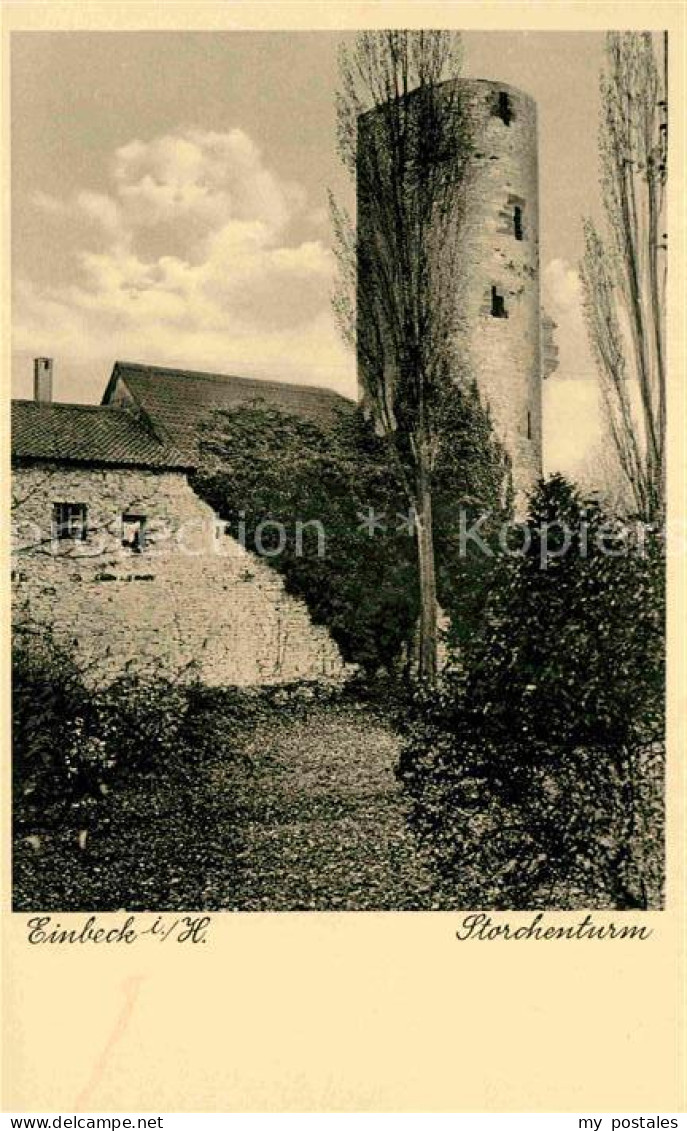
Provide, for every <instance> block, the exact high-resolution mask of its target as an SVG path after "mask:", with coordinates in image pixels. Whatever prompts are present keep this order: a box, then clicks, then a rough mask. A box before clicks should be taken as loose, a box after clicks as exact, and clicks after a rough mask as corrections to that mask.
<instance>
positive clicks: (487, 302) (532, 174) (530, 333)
mask: <svg viewBox="0 0 687 1131" xmlns="http://www.w3.org/2000/svg"><path fill="white" fill-rule="evenodd" d="M460 81H462V82H463V83H464V84H465V85H466V87H467V89H468V91H469V94H470V97H471V104H472V107H473V115H474V127H475V155H474V161H473V167H472V172H471V176H470V181H469V185H468V188H467V194H468V199H467V208H466V212H465V218H464V220H463V223H462V225H461V232H460V240H461V245H462V246H461V257H460V258H461V265H462V272H461V274H462V280H461V284H460V293H459V296H458V300H459V302H460V308H461V309H460V313H461V323H462V327H463V328H462V329H461V330H460V331H459V332H458V333H459V345H460V346H461V347H463V348H464V350H465V354H466V361H467V369H468V372H472V373H473V374H474V376H475V377H476V379H477V382H478V385H479V388H480V391H481V393H482V396H483V398H484V400H485V401H486V402H487V404H488V405H489V409H490V412H491V417H492V421H493V424H494V429H495V432H496V434H497V435H498V436H499V438H500V439H501V440H502V442H503V444H504V446H505V448H506V450H507V451H508V454H509V456H510V458H511V461H512V470H513V483H514V487H515V491H516V505H517V508H518V509H522V506H523V503H524V498H525V495H526V493H527V492H528V491H529V490H530V489H531V488H532V487H533V485H534V483H535V482H536V480H537V479H538V477H539V476H540V475H541V469H542V407H541V382H542V372H541V341H540V336H541V305H540V293H539V192H538V187H539V186H538V151H537V108H536V105H535V103H534V101H533V100H532V99H531V98H530V97H529V96H528V95H527V94H524V93H523V92H522V91H520V90H516V89H515V88H514V87H511V86H507V85H506V84H505V83H498V82H492V81H488V80H485V79H464V80H460ZM463 247H464V254H463Z"/></svg>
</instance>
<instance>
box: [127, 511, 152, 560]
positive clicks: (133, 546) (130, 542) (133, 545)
mask: <svg viewBox="0 0 687 1131" xmlns="http://www.w3.org/2000/svg"><path fill="white" fill-rule="evenodd" d="M145 531H146V516H145V515H144V514H129V513H125V514H123V515H122V546H124V548H125V549H127V550H131V552H132V553H133V554H142V553H143V551H144V549H145V544H146V539H145Z"/></svg>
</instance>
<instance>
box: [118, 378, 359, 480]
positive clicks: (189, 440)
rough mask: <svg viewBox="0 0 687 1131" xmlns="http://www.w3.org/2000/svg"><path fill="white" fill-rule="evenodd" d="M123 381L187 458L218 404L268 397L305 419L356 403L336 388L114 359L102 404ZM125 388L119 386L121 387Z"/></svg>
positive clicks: (326, 417) (273, 403)
mask: <svg viewBox="0 0 687 1131" xmlns="http://www.w3.org/2000/svg"><path fill="white" fill-rule="evenodd" d="M120 382H123V384H124V386H125V388H126V390H128V392H129V394H130V395H131V397H132V398H133V400H134V401H135V403H136V404H137V405H138V406H139V408H141V409H142V410H143V412H144V413H145V415H146V416H147V418H148V420H149V421H150V422H151V424H152V426H153V427H154V428H155V430H156V431H157V432H159V433H160V434H162V435H164V436H166V437H167V438H168V439H169V440H170V441H172V442H173V443H174V444H175V445H176V447H178V448H180V449H181V451H182V452H185V453H186V454H187V456H188V457H189V458H193V456H194V455H195V453H196V445H197V437H198V433H199V430H200V426H201V423H202V421H203V420H204V419H206V418H207V417H208V415H209V414H210V413H211V412H212V411H213V410H216V409H231V408H236V407H237V406H239V405H243V404H248V403H250V402H251V401H257V400H264V401H266V402H267V403H268V404H269V405H271V406H273V407H275V408H279V409H281V410H282V411H284V412H291V413H294V414H296V415H298V416H302V417H305V418H306V419H311V420H316V421H324V422H328V421H330V420H331V419H332V418H333V417H334V416H335V414H336V411H337V409H343V410H344V411H346V410H348V411H350V410H351V409H353V408H354V407H355V402H354V401H351V400H348V399H347V398H346V397H342V396H341V395H340V394H339V393H335V392H334V391H333V390H332V389H322V388H319V387H317V386H313V385H290V384H286V383H283V382H279V381H260V380H255V379H253V378H249V377H233V376H228V375H223V374H219V373H196V372H193V371H189V370H185V369H163V368H160V367H158V366H153V365H138V364H135V363H133V362H126V361H118V362H116V363H115V367H114V370H113V372H112V377H111V378H110V382H109V385H108V387H107V389H106V391H105V395H104V397H103V404H107V403H108V402H109V401H110V400H111V399H112V398H113V397H115V398H116V396H117V393H116V390H117V387H118V385H119V383H120ZM120 392H121V389H120Z"/></svg>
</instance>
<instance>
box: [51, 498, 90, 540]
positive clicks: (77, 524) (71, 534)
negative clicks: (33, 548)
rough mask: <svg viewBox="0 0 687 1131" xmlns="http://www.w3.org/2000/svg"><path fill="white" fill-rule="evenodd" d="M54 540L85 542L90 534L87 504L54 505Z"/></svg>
mask: <svg viewBox="0 0 687 1131" xmlns="http://www.w3.org/2000/svg"><path fill="white" fill-rule="evenodd" d="M52 530H53V538H60V539H71V541H73V542H85V541H86V536H87V534H88V526H87V510H86V504H85V503H53V507H52Z"/></svg>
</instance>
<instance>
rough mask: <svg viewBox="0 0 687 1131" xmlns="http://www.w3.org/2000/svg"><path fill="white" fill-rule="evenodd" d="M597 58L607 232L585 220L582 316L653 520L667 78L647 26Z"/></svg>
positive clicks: (661, 352)
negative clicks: (603, 60) (603, 61)
mask: <svg viewBox="0 0 687 1131" xmlns="http://www.w3.org/2000/svg"><path fill="white" fill-rule="evenodd" d="M606 60H607V61H606V67H605V69H604V71H603V72H602V75H601V105H602V110H601V123H600V129H599V150H600V156H601V184H602V190H603V201H604V206H605V212H606V234H605V235H602V234H601V233H599V232H598V231H597V229H596V227H595V226H594V224H593V223H592V222H591V220H587V221H586V223H585V253H584V259H583V262H582V281H583V287H584V303H585V314H586V318H587V324H588V328H589V335H590V340H591V343H592V347H593V349H594V352H595V354H596V358H597V365H598V372H599V379H600V383H601V390H602V394H603V398H604V403H605V407H606V419H607V423H608V428H609V432H610V435H611V438H612V441H613V444H614V446H615V449H616V452H617V455H618V459H619V462H620V466H621V468H622V471H623V474H624V476H625V477H626V480H627V482H628V483H629V485H630V487H631V490H632V495H633V498H634V504H635V508H636V512H637V513H638V514H640V515H642V516H643V517H644V518H646V519H648V520H654V519H656V518H658V517H660V515H661V514H662V513H663V511H664V507H665V430H666V373H665V285H666V247H667V244H666V240H667V237H666V234H665V216H664V210H665V186H666V178H667V159H668V151H667V101H666V100H667V81H666V79H665V77H664V78H663V79H662V77H661V73H660V70H659V66H658V64H657V60H656V56H655V53H654V45H653V37H652V35H651V33H649V32H644V33H641V34H640V33H638V32H609V33H608V36H607V42H606Z"/></svg>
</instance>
